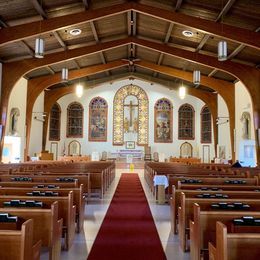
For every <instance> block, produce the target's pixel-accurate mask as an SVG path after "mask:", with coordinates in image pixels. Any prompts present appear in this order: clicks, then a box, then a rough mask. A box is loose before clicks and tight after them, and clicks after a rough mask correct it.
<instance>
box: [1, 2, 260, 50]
mask: <svg viewBox="0 0 260 260" xmlns="http://www.w3.org/2000/svg"><path fill="white" fill-rule="evenodd" d="M130 10H133V11H135V12H138V13H143V14H145V15H149V16H152V17H155V18H157V19H162V20H165V21H168V22H173V23H176V24H180V25H185V26H188V27H191V28H194V29H196V30H198V31H200V32H203V33H207V34H212V35H216V36H218V37H222V38H226V39H229V40H232V41H235V42H238V43H243V44H245V45H247V46H251V47H252V48H256V49H260V35H259V34H257V33H255V32H252V31H250V30H247V29H243V28H238V27H235V26H231V25H227V24H219V23H215V22H214V21H210V20H206V19H201V18H198V17H194V16H189V15H186V14H183V13H178V12H172V11H169V10H164V9H160V8H155V7H152V6H147V5H143V4H140V3H135V2H127V3H124V4H119V5H114V6H109V7H104V8H100V9H95V10H87V11H84V12H80V13H76V14H70V15H65V16H60V17H55V18H51V19H47V20H45V21H37V22H33V23H30V24H22V25H17V26H12V27H10V28H3V29H2V30H1V34H0V44H5V43H8V42H13V41H17V40H19V39H24V38H26V37H32V36H35V35H38V34H40V33H46V32H51V31H55V30H58V29H61V28H64V27H67V26H71V25H75V24H82V23H85V22H90V21H94V20H96V19H100V18H104V17H108V16H111V15H116V14H119V13H123V12H127V11H130Z"/></svg>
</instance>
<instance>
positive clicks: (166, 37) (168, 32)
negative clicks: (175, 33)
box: [153, 23, 174, 77]
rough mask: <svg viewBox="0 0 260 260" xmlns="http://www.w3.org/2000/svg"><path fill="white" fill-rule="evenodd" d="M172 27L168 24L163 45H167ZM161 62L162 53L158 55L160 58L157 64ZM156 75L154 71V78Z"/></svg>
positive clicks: (171, 24) (172, 24)
mask: <svg viewBox="0 0 260 260" xmlns="http://www.w3.org/2000/svg"><path fill="white" fill-rule="evenodd" d="M173 26H174V23H170V24H169V27H168V30H167V33H166V35H165V38H164V43H165V44H167V43H168V42H169V39H170V37H171V33H172V29H173ZM162 61H163V53H162V52H161V53H160V56H159V58H158V61H157V64H158V65H160V64H161V63H162ZM157 75H158V73H157V72H156V71H154V73H153V76H154V77H156V76H157Z"/></svg>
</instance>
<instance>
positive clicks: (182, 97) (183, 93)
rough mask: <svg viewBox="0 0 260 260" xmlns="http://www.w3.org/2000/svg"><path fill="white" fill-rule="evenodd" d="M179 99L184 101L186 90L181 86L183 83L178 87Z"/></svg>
mask: <svg viewBox="0 0 260 260" xmlns="http://www.w3.org/2000/svg"><path fill="white" fill-rule="evenodd" d="M179 97H180V99H184V98H185V97H186V88H185V87H184V86H183V82H182V84H181V87H179Z"/></svg>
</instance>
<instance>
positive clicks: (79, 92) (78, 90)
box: [76, 84, 83, 98]
mask: <svg viewBox="0 0 260 260" xmlns="http://www.w3.org/2000/svg"><path fill="white" fill-rule="evenodd" d="M82 95H83V86H82V85H81V84H78V85H77V86H76V96H77V97H78V98H80V97H82Z"/></svg>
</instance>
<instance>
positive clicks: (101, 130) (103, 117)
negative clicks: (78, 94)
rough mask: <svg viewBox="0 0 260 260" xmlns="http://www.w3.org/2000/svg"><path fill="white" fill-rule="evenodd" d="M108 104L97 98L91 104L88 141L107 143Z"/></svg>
mask: <svg viewBox="0 0 260 260" xmlns="http://www.w3.org/2000/svg"><path fill="white" fill-rule="evenodd" d="M107 107H108V106H107V102H106V100H105V99H103V98H101V97H95V98H93V99H92V100H91V101H90V104H89V130H88V140H89V141H91V142H106V141H107Z"/></svg>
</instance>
